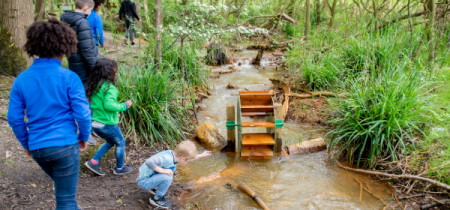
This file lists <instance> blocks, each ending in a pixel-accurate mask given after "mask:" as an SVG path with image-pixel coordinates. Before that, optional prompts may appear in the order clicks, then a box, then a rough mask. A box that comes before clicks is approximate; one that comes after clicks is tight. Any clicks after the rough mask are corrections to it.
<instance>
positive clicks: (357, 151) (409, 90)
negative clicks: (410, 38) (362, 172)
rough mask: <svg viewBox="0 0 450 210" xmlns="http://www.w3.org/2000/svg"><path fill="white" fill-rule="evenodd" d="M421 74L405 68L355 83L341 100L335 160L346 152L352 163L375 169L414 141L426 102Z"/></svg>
mask: <svg viewBox="0 0 450 210" xmlns="http://www.w3.org/2000/svg"><path fill="white" fill-rule="evenodd" d="M421 76H422V75H421V73H420V72H419V71H411V72H406V71H405V65H403V66H395V67H393V68H390V69H386V70H385V71H383V72H379V73H378V75H376V76H375V75H367V76H363V77H360V78H358V79H352V81H351V85H350V89H349V95H348V97H347V98H345V100H341V101H340V103H339V105H338V110H339V111H340V112H341V113H342V115H340V116H337V117H336V118H334V119H333V120H331V122H332V123H334V124H335V125H336V128H335V129H333V130H332V131H330V132H329V133H328V135H331V142H330V147H329V148H330V149H332V148H334V147H335V146H337V147H338V150H337V153H336V154H335V155H334V158H335V157H337V156H338V155H339V154H341V153H342V152H343V151H345V152H346V155H347V159H348V160H349V161H350V162H354V161H356V163H357V165H358V166H359V164H360V162H361V161H363V162H364V166H369V167H374V166H375V164H376V162H377V160H378V158H379V157H382V156H391V158H392V160H393V161H394V160H395V159H396V156H395V154H396V152H398V150H400V149H405V139H412V136H413V134H414V133H415V132H417V131H418V132H422V131H421V130H420V129H419V128H418V124H419V123H420V119H421V118H420V116H421V111H422V108H423V107H424V105H425V103H424V98H423V97H421V96H419V91H420V90H421V89H422V87H423V83H422V82H421Z"/></svg>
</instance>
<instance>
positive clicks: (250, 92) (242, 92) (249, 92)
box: [239, 91, 269, 95]
mask: <svg viewBox="0 0 450 210" xmlns="http://www.w3.org/2000/svg"><path fill="white" fill-rule="evenodd" d="M254 93H269V91H239V95H242V94H247V95H248V94H254Z"/></svg>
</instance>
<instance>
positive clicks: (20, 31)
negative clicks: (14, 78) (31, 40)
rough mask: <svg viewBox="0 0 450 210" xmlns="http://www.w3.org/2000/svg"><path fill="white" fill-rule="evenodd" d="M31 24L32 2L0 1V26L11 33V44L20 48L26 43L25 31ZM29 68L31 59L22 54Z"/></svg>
mask: <svg viewBox="0 0 450 210" xmlns="http://www.w3.org/2000/svg"><path fill="white" fill-rule="evenodd" d="M32 23H33V1H32V0H1V1H0V26H1V27H2V28H4V29H6V30H8V31H9V33H11V42H12V43H14V45H15V46H17V47H19V48H22V46H23V45H25V42H26V41H27V38H26V29H27V28H28V27H29V26H30V25H31V24H32ZM23 57H24V58H26V59H27V64H28V66H30V65H31V64H32V63H33V58H31V57H28V55H27V54H26V53H25V52H24V53H23ZM24 70H25V69H24Z"/></svg>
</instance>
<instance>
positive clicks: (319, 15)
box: [315, 0, 322, 25]
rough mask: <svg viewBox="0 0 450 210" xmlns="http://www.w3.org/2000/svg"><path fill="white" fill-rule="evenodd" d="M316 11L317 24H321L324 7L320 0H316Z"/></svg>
mask: <svg viewBox="0 0 450 210" xmlns="http://www.w3.org/2000/svg"><path fill="white" fill-rule="evenodd" d="M315 9H316V11H315V13H316V25H319V24H320V22H322V17H321V13H322V7H321V6H320V0H316V1H315Z"/></svg>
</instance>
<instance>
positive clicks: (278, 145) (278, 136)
mask: <svg viewBox="0 0 450 210" xmlns="http://www.w3.org/2000/svg"><path fill="white" fill-rule="evenodd" d="M274 106H275V108H274V109H275V113H274V114H275V115H274V116H275V120H280V121H283V106H282V105H281V104H275V105H274ZM282 129H283V128H275V146H274V147H273V152H275V153H279V152H281V149H282V147H283V140H282V134H283V130H282Z"/></svg>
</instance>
